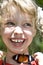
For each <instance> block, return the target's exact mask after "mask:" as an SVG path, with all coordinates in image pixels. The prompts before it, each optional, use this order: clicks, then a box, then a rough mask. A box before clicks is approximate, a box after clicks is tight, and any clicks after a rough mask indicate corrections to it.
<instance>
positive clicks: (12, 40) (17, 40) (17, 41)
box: [10, 38, 25, 46]
mask: <svg viewBox="0 0 43 65" xmlns="http://www.w3.org/2000/svg"><path fill="white" fill-rule="evenodd" d="M10 41H11V42H12V43H13V44H14V45H15V46H21V45H22V44H23V43H24V42H25V39H19V38H17V39H15V38H11V39H10Z"/></svg>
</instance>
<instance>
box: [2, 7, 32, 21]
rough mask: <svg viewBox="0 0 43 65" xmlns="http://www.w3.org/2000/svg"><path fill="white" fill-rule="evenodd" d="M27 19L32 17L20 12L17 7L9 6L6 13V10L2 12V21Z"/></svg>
mask: <svg viewBox="0 0 43 65" xmlns="http://www.w3.org/2000/svg"><path fill="white" fill-rule="evenodd" d="M29 18H31V19H32V18H33V15H32V14H30V13H27V12H24V11H22V10H21V9H20V8H18V7H17V6H10V7H8V9H7V11H6V9H5V10H4V11H3V19H4V20H7V19H17V20H18V19H19V20H26V19H27V20H28V19H29Z"/></svg>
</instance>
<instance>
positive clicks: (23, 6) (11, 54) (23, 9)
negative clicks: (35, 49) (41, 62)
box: [0, 0, 37, 65]
mask: <svg viewBox="0 0 43 65" xmlns="http://www.w3.org/2000/svg"><path fill="white" fill-rule="evenodd" d="M0 11H1V12H2V14H1V24H2V25H1V36H2V39H3V41H4V43H5V45H6V47H7V55H6V60H5V61H3V64H4V65H36V63H35V61H34V58H33V57H31V56H30V55H29V52H28V46H29V45H30V44H31V42H32V40H33V38H34V36H35V34H36V28H35V23H36V21H37V5H36V4H35V3H34V2H33V1H32V0H8V1H3V3H2V5H1V10H0ZM28 58H29V59H28ZM1 65H2V64H1Z"/></svg>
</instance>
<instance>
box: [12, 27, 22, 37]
mask: <svg viewBox="0 0 43 65" xmlns="http://www.w3.org/2000/svg"><path fill="white" fill-rule="evenodd" d="M22 36H23V31H22V29H21V27H19V26H17V27H15V29H14V31H13V33H12V35H11V37H12V38H14V37H15V38H21V37H22Z"/></svg>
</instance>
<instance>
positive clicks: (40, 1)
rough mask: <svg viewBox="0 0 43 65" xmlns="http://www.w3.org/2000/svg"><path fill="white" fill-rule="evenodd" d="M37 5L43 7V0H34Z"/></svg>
mask: <svg viewBox="0 0 43 65" xmlns="http://www.w3.org/2000/svg"><path fill="white" fill-rule="evenodd" d="M35 1H36V3H37V5H38V6H40V7H42V8H43V0H35Z"/></svg>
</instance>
